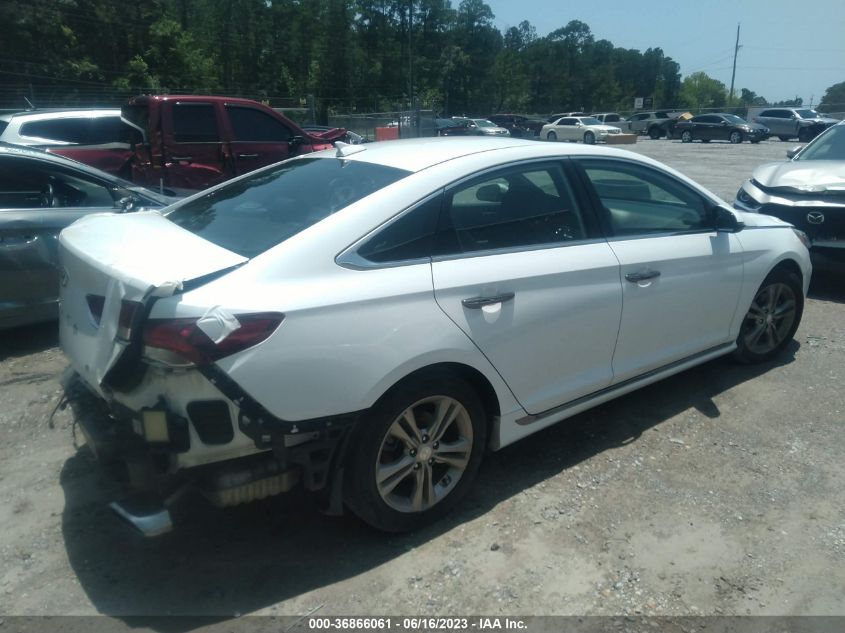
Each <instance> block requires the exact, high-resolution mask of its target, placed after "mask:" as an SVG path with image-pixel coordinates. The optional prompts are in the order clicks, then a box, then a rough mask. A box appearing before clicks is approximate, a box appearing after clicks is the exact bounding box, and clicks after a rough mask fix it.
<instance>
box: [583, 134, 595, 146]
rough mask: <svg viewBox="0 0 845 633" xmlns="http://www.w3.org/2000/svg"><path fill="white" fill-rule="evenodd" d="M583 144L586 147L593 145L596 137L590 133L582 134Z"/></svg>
mask: <svg viewBox="0 0 845 633" xmlns="http://www.w3.org/2000/svg"><path fill="white" fill-rule="evenodd" d="M584 142H585V143H586V144H587V145H595V144H596V135H595V134H593V133H592V132H584Z"/></svg>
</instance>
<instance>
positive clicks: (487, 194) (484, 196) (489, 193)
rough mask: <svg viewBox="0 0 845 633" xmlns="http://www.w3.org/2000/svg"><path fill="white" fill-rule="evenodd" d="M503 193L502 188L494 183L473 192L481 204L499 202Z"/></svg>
mask: <svg viewBox="0 0 845 633" xmlns="http://www.w3.org/2000/svg"><path fill="white" fill-rule="evenodd" d="M504 193H505V192H504V191H503V190H502V187H500V186H499V185H497V184H496V183H491V184H489V185H483V186H481V187H479V188H478V191H476V192H475V198H476V199H477V200H481V201H482V202H501V201H502V198H503V196H504Z"/></svg>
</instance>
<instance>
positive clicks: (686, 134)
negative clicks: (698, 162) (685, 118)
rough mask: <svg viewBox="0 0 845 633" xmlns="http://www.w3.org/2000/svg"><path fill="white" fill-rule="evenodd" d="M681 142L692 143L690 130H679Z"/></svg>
mask: <svg viewBox="0 0 845 633" xmlns="http://www.w3.org/2000/svg"><path fill="white" fill-rule="evenodd" d="M681 143H692V132H691V131H690V130H684V131H683V132H681Z"/></svg>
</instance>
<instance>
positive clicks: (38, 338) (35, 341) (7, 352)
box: [0, 321, 59, 361]
mask: <svg viewBox="0 0 845 633" xmlns="http://www.w3.org/2000/svg"><path fill="white" fill-rule="evenodd" d="M58 344H59V324H58V322H57V321H50V322H48V323H39V324H37V325H27V326H24V327H18V328H13V329H11V330H4V331H3V332H0V361H2V360H5V359H7V358H11V357H13V356H26V355H27V354H35V353H37V352H43V351H44V350H46V349H49V348H51V347H56V346H57V345H58Z"/></svg>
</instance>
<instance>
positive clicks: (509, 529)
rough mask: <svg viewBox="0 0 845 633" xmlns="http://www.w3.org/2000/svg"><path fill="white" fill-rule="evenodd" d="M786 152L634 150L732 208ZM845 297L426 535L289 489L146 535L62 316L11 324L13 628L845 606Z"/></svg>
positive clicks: (481, 491) (556, 441)
mask: <svg viewBox="0 0 845 633" xmlns="http://www.w3.org/2000/svg"><path fill="white" fill-rule="evenodd" d="M790 146H791V144H789V143H780V142H778V141H772V142H764V143H762V144H760V145H750V144H743V145H742V146H730V145H728V144H726V143H715V142H714V143H710V144H708V145H702V144H699V143H695V144H693V145H682V144H681V143H680V142H670V141H665V140H661V141H652V140H649V139H641V140H640V142H639V143H637V144H636V145H634V146H631V149H633V150H634V151H637V152H640V153H643V154H646V155H648V156H652V157H654V158H657V159H659V160H663V161H664V162H666V163H668V164H670V165H672V166H673V167H675V168H677V169H679V170H680V171H682V172H684V173H686V174H687V175H689V176H691V177H692V178H694V179H696V180H698V181H699V182H701V183H703V184H704V185H706V186H708V187H710V188H711V189H712V190H713V191H715V192H716V193H718V194H719V195H720V196H722V197H724V198H725V199H726V200H727V201H730V200H732V198H733V195H734V193H735V192H736V190H737V188H738V187H739V185H740V183H741V181H742V180H743V179H744V178H745V177H747V176H748V175H749V174H750V172H751V170H752V168H753V167H754V166H755V165H757V164H759V163H761V162H765V161H768V160H780V159H782V157H783V156H784V152H785V150H786V149H787V148H788V147H790ZM843 303H845V284H843V283H842V281H841V278H838V277H833V276H826V277H824V276H822V277H818V278H816V279H814V282H813V286H812V291H811V298H810V300H809V301H808V303H807V306H806V310H805V314H804V320H803V322H802V324H801V327H800V329H799V330H798V333H797V335H796V340H795V342H794V343H793V344H792V345H791V347H789V349H788V353H787V354H785V355H784V356H783V358H781V359H780V360H779V361H778V362H776V363H774V364H770V365H766V366H761V367H744V366H738V365H735V364H733V363H731V362H730V361H728V360H718V361H714V362H711V363H708V364H706V365H703V366H700V367H698V368H696V369H693V370H690V371H687V372H685V373H683V374H681V375H678V376H675V377H673V378H671V379H669V380H666V381H663V382H662V383H659V384H656V385H653V386H650V387H647V388H645V389H642V390H640V391H638V392H636V393H633V394H631V395H628V396H626V397H623V398H620V399H618V400H616V401H614V402H611V403H609V404H606V405H603V406H601V407H598V408H596V409H593V410H591V411H589V412H587V413H584V414H582V415H579V416H577V417H576V418H573V419H571V420H569V421H567V422H564V423H562V424H559V425H557V426H555V427H553V428H550V429H547V430H545V431H543V432H540V433H538V434H535V435H534V436H532V437H530V438H528V439H526V440H524V441H522V442H519V443H517V444H515V445H513V446H510V447H508V448H506V449H504V450H502V451H500V452H498V453H495V454H492V455H490V456H489V458H488V459H487V460H486V461H485V463H484V464H483V465H482V470H481V473H480V476H479V479H478V481H477V483H476V486H475V488H474V492H473V493H471V495H470V496H469V498H468V500H467V502H466V504H465V506H464V508H463V509H462V510H461V511H459V512H457V513H455V514H454V515H452V516H451V517H449V518H448V519H447V520H445V521H443V522H441V523H439V524H438V525H436V526H433V527H431V528H429V529H427V530H424V531H422V532H418V533H416V534H412V535H408V536H384V535H382V534H378V533H375V532H373V531H371V530H369V529H368V528H366V527H365V526H363V525H362V524H361V523H359V522H358V521H357V520H355V519H354V518H352V517H342V518H327V517H324V516H322V515H320V514H319V512H318V510H317V508H316V505H315V503H314V500H313V499H311V498H310V497H308V496H305V495H299V494H293V495H289V496H287V497H284V498H277V499H271V500H267V501H264V502H260V503H255V504H251V505H248V506H245V507H239V508H234V509H230V510H226V511H218V510H215V509H213V508H211V507H209V506H207V505H206V504H205V503H204V502H202V501H199V500H186V502H185V504H184V505H183V506H182V507H180V508H179V509H178V512H177V516H176V520H177V522H178V523H179V524H180V525H179V529H178V530H177V531H176V532H174V533H172V534H169V535H166V536H164V537H162V538H160V539H157V540H144V539H142V538H141V537H139V536H137V535H136V534H134V533H133V532H131V531H129V529H128V528H127V527H125V526H124V524H122V523H121V522H119V521H118V520H117V519H116V518H115V517H114V516H113V515H112V514H111V513H110V511H108V509H107V508H106V505H105V504H106V502H108V501H110V500H112V499H113V498H114V496H115V495H117V494H118V491H117V490H116V488H115V486H114V484H113V483H111V481H110V480H109V479H108V478H107V477H106V476H104V475H103V474H101V472H100V471H99V470H98V468H97V467H96V465H95V464H94V462H93V459H92V457H91V456H90V454H89V452H88V451H87V449H86V448H84V447H83V446H81V444H82V438H81V436H79V435H78V434H77V435H74V433H73V428H72V421H71V419H70V417H69V412H68V411H59V412H57V413H56V414H55V416H53V418H52V423H51V422H50V419H51V418H50V415H51V412H52V411H53V409H54V407H55V406H56V404H57V402H58V400H59V396H60V393H59V386H58V377H59V374H60V373H61V371H62V369H63V368H64V366H65V362H64V360H63V358H62V354H61V352H60V351H59V350H58V349H57V347H56V332H55V327H54V326H53V325H47V326H40V327H32V328H24V329H19V330H16V331H12V332H4V333H2V334H0V439H2V441H0V626H1V625H2V622H3V619H2V618H3V617H4V616H5V617H7V618H8V616H11V615H15V614H17V615H49V614H54V615H61V614H65V615H67V614H77V615H82V614H97V613H103V614H110V615H113V616H117V617H118V618H120V617H121V616H129V615H146V614H162V615H163V614H204V615H217V616H222V617H224V618H230V617H233V616H235V615H240V614H248V613H261V614H274V615H293V614H300V615H301V614H306V613H314V614H317V615H329V614H409V615H411V614H413V615H416V614H432V615H455V614H472V613H475V614H479V613H483V614H503V615H504V614H513V615H519V614H522V615H528V614H578V615H622V614H630V615H634V614H646V615H672V616H675V615H678V616H680V615H702V614H707V615H713V614H725V615H746V614H755V615H756V614H765V615H799V614H800V615H837V614H838V615H843V614H845V606H843V596H845V504H843V493H842V490H843V484H845V460H843V459H842V455H843V454H845V435H843V432H842V431H843V429H842V424H843V419H845V396H843V393H845V392H843V389H842V383H843V378H845V369H843V367H845V362H843V361H845V319H844V318H843V311H845V306H843ZM225 621H226V620H224V622H225ZM117 622H119V623H123V624H126V622H127V620H125V619H119V620H117ZM9 624H10V622H9V621H7V626H6V628H7V629H9ZM188 628H190V627H188ZM0 630H2V629H0ZM225 630H228V629H225Z"/></svg>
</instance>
